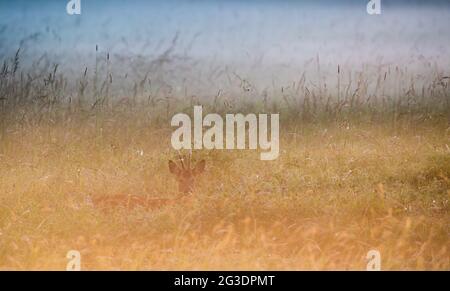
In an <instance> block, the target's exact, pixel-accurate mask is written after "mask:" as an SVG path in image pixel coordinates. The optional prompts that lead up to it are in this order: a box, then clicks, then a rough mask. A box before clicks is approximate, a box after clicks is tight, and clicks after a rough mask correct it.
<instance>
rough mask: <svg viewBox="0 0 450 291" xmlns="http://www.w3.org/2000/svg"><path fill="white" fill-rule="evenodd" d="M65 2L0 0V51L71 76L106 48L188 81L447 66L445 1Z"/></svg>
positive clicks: (129, 62) (136, 67) (138, 70)
mask: <svg viewBox="0 0 450 291" xmlns="http://www.w3.org/2000/svg"><path fill="white" fill-rule="evenodd" d="M67 2H68V1H62V0H61V1H1V2H0V57H1V58H2V59H5V58H10V57H12V56H13V55H14V53H15V52H16V51H17V49H18V48H20V49H21V58H22V62H23V65H24V66H27V65H31V63H33V62H35V61H36V60H37V59H39V58H40V57H42V56H44V57H45V58H46V59H47V60H48V61H49V62H50V63H58V64H59V65H60V70H63V71H65V72H67V73H68V74H70V73H73V74H78V73H79V72H81V71H83V69H84V68H86V67H87V68H92V67H93V66H94V64H95V63H96V59H97V62H99V59H101V58H104V57H105V56H106V54H107V53H109V54H110V58H111V59H110V61H111V66H112V71H113V73H114V74H116V75H119V74H121V75H125V74H137V75H142V74H145V73H146V72H148V71H151V70H149V69H147V68H149V67H151V66H153V65H154V64H155V62H156V63H159V64H162V63H165V67H158V68H159V69H160V70H165V71H166V72H165V73H167V72H169V71H170V74H171V76H173V77H174V79H177V80H182V79H186V78H188V79H189V78H191V79H194V77H193V76H195V79H196V80H197V83H196V84H197V85H198V86H201V84H202V82H204V81H205V79H206V78H211V74H214V73H217V72H218V71H220V70H227V71H229V72H232V73H234V74H237V75H239V76H245V77H246V78H248V79H251V80H252V81H253V82H255V83H257V84H258V85H260V86H263V85H264V84H267V83H268V82H277V83H283V82H289V81H291V80H295V79H298V78H299V76H300V75H301V74H303V73H305V74H306V75H307V77H308V78H309V79H311V80H317V79H320V78H322V76H323V78H327V76H333V75H335V74H336V70H337V69H336V68H337V66H338V65H339V66H340V68H341V69H342V70H348V71H358V70H364V71H367V70H370V68H371V67H373V68H375V69H374V70H379V68H383V67H395V66H400V67H404V68H407V72H408V73H409V74H411V75H425V76H426V75H428V74H430V72H431V71H433V72H435V71H439V70H440V71H442V72H448V68H450V66H449V65H450V54H449V47H450V33H449V27H450V5H448V1H427V3H422V4H418V3H416V2H414V1H387V0H386V1H381V3H382V13H381V15H369V14H368V13H367V12H366V3H367V2H368V1H256V0H253V1H252V0H247V1H182V0H177V1H101V0H89V1H83V0H81V5H82V13H81V15H68V14H67V13H66V3H67ZM317 2H320V4H318V3H317ZM446 3H447V4H446ZM96 46H98V51H97V52H96ZM175 64H176V65H175ZM166 76H167V75H166ZM319 76H320V78H319ZM215 86H216V87H217V84H216V85H215Z"/></svg>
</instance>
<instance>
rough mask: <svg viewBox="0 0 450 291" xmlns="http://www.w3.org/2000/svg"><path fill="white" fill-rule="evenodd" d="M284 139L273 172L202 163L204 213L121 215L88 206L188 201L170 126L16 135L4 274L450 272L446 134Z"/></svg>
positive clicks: (76, 127) (432, 125)
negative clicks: (69, 268)
mask: <svg viewBox="0 0 450 291" xmlns="http://www.w3.org/2000/svg"><path fill="white" fill-rule="evenodd" d="M163 124H164V123H163ZM166 124H168V123H166ZM290 124H291V123H290ZM281 126H282V128H281V129H280V132H281V138H282V141H281V144H280V149H281V153H280V157H279V158H278V159H277V160H275V161H270V162H267V161H260V160H259V155H258V153H256V152H253V151H231V152H230V151H199V152H194V155H195V156H197V157H200V156H201V157H202V158H205V159H206V161H207V171H206V173H205V174H204V176H203V177H202V178H201V179H200V181H199V183H198V187H197V193H196V199H195V200H194V201H193V203H192V204H189V205H184V204H179V205H176V206H173V207H172V206H171V207H167V208H162V209H160V210H155V211H145V210H143V209H134V210H125V209H115V210H114V211H109V212H103V211H99V210H97V209H95V208H93V207H92V206H91V205H90V204H89V203H87V202H86V200H87V197H89V196H96V195H114V194H128V193H129V194H135V195H151V196H154V197H161V198H164V197H174V196H175V195H176V194H177V185H176V181H175V179H174V178H173V177H172V176H171V175H170V173H169V170H168V166H167V161H168V159H169V158H171V157H173V154H174V153H173V152H172V151H171V150H170V148H171V147H170V141H169V139H170V132H171V131H170V128H168V127H167V125H166V126H163V127H161V126H155V125H152V124H151V123H150V122H148V119H146V117H145V114H138V113H135V112H134V113H133V112H130V113H128V114H122V115H117V114H116V115H110V116H108V115H105V116H102V115H100V114H97V115H94V116H93V117H91V118H85V119H83V118H78V119H77V118H76V114H75V115H74V118H66V119H64V122H54V123H52V121H51V119H50V120H49V121H48V122H41V123H40V124H31V125H26V124H21V125H17V126H10V127H8V129H7V132H5V133H4V138H3V139H2V141H1V142H2V143H1V152H0V190H1V193H0V268H1V269H14V270H15V269H20V270H22V269H39V270H40V269H56V270H64V269H65V267H66V264H67V262H68V260H67V259H66V253H67V252H68V251H69V250H79V251H80V252H81V255H82V268H83V269H121V270H136V269H139V270H141V269H152V270H154V269H157V270H161V269H162V270H168V269H177V270H179V269H183V270H185V269H189V270H191V269H193V270H197V269H220V270H223V269H246V270H261V269H264V270H265V269H270V270H273V269H276V270H299V269H313V270H322V269H355V270H364V269H365V268H366V264H367V260H366V254H367V252H368V251H369V250H372V249H376V250H379V251H380V253H381V264H382V265H381V267H382V269H384V270H387V269H433V270H443V269H446V270H448V269H450V249H449V238H450V237H449V231H450V227H449V226H450V225H449V222H450V215H449V199H450V187H449V186H450V180H449V179H450V150H449V130H448V129H447V127H448V123H447V121H446V120H437V121H436V120H435V121H434V122H423V123H418V124H417V125H414V126H411V125H410V124H409V123H405V124H402V123H401V122H396V123H395V126H394V125H393V124H392V123H391V122H384V123H383V122H378V123H357V122H347V123H345V125H342V124H341V123H339V122H328V123H323V124H320V125H319V124H316V125H312V124H304V125H302V124H301V122H299V123H296V129H295V130H294V129H293V127H292V126H287V125H286V123H284V124H283V123H282V124H281Z"/></svg>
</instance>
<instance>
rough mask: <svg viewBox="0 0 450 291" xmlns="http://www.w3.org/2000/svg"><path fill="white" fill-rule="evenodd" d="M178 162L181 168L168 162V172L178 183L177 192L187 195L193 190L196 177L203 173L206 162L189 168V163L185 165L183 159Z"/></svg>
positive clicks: (202, 161) (203, 161)
mask: <svg viewBox="0 0 450 291" xmlns="http://www.w3.org/2000/svg"><path fill="white" fill-rule="evenodd" d="M180 161H181V167H180V166H178V165H177V164H176V163H175V162H173V161H169V170H170V172H171V173H172V174H174V175H175V177H176V179H177V181H178V190H179V191H180V193H183V194H189V193H192V191H193V190H194V186H195V179H196V177H197V176H198V175H200V174H201V173H203V172H204V171H205V166H206V162H205V160H201V161H200V162H198V163H197V165H195V166H194V167H193V168H191V165H190V162H188V163H187V164H185V163H184V162H183V159H180Z"/></svg>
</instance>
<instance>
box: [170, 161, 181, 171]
mask: <svg viewBox="0 0 450 291" xmlns="http://www.w3.org/2000/svg"><path fill="white" fill-rule="evenodd" d="M169 171H170V172H171V173H172V174H174V175H179V174H180V168H179V167H178V166H177V164H175V163H174V162H173V161H171V160H169Z"/></svg>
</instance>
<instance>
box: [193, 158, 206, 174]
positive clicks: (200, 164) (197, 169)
mask: <svg viewBox="0 0 450 291" xmlns="http://www.w3.org/2000/svg"><path fill="white" fill-rule="evenodd" d="M205 168H206V161H205V160H201V161H200V162H198V164H197V165H196V166H195V168H194V175H200V174H201V173H203V172H204V171H205Z"/></svg>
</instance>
